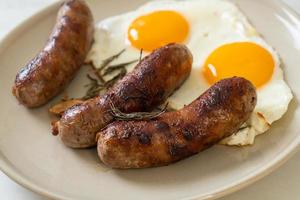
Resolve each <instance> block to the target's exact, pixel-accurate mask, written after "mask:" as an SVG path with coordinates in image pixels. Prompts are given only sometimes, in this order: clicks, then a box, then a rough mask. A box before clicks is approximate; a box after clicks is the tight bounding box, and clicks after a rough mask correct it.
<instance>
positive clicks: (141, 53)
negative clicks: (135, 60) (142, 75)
mask: <svg viewBox="0 0 300 200" xmlns="http://www.w3.org/2000/svg"><path fill="white" fill-rule="evenodd" d="M142 57H143V49H141V50H140V57H139V62H141V60H142Z"/></svg>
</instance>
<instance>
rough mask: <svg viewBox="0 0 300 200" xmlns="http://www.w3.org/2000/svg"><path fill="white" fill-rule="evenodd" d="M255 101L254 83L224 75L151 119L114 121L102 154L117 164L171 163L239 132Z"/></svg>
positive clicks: (101, 139)
mask: <svg viewBox="0 0 300 200" xmlns="http://www.w3.org/2000/svg"><path fill="white" fill-rule="evenodd" d="M255 105H256V92H255V88H254V87H253V85H252V84H251V83H250V82H249V81H247V80H245V79H243V78H237V77H235V78H230V79H224V80H222V81H220V82H218V83H216V84H215V85H213V86H212V87H211V88H210V89H208V90H207V91H206V92H205V93H203V94H202V95H201V96H200V97H199V98H198V99H196V100H195V101H193V102H192V103H191V104H190V105H188V106H186V107H184V108H183V109H181V110H179V111H174V112H168V113H164V114H162V115H160V116H159V117H158V118H156V119H153V120H150V121H115V122H113V123H111V124H110V125H108V126H107V127H106V128H105V129H104V130H103V131H102V132H100V133H99V134H98V135H97V137H98V155H99V157H100V159H101V160H102V161H103V162H104V163H105V164H106V165H109V166H110V167H113V168H145V167H156V166H163V165H168V164H170V163H173V162H176V161H179V160H181V159H183V158H186V157H188V156H191V155H193V154H196V153H198V152H200V151H202V150H204V149H206V148H208V147H210V146H212V145H213V144H216V143H218V142H219V141H220V140H221V139H223V138H225V137H227V136H229V135H231V134H232V133H234V132H236V131H237V130H238V129H239V128H240V126H241V125H242V124H243V123H244V122H245V121H246V120H247V119H248V118H249V116H250V114H251V112H252V111H253V109H254V107H255Z"/></svg>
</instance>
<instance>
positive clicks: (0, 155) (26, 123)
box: [0, 0, 300, 199]
mask: <svg viewBox="0 0 300 200" xmlns="http://www.w3.org/2000/svg"><path fill="white" fill-rule="evenodd" d="M145 2H146V1H145V0H136V1H129V0H128V1H118V0H112V1H104V0H103V1H102V0H101V1H87V3H88V4H89V6H90V8H91V9H92V12H93V15H94V18H95V21H99V20H101V19H104V18H106V17H109V16H113V15H117V14H120V13H124V12H127V11H130V10H134V9H136V8H137V7H138V6H139V5H142V4H144V3H145ZM234 2H235V3H237V5H238V7H239V8H240V9H241V10H242V12H243V13H244V14H245V15H246V16H247V17H248V18H249V20H250V21H251V22H252V23H253V25H254V26H255V28H256V29H257V30H258V32H259V33H261V34H262V35H263V36H264V38H265V40H266V41H267V42H268V44H270V45H271V46H273V47H274V48H275V49H276V50H277V51H278V53H279V55H280V56H281V59H282V63H283V64H284V65H283V70H284V74H285V80H286V82H287V83H288V85H289V86H290V88H291V90H292V91H293V95H294V98H293V100H292V102H291V103H290V105H289V109H288V112H287V113H286V114H285V115H284V117H283V118H282V119H280V120H279V121H278V122H275V123H274V124H272V127H271V129H270V130H269V131H268V132H267V133H266V134H264V135H262V136H259V137H258V138H257V139H256V141H255V144H254V145H253V146H248V147H242V148H238V147H226V146H221V145H216V146H214V147H213V148H211V149H208V150H206V151H204V152H202V153H200V154H198V155H196V156H193V157H191V158H188V159H186V160H183V161H181V162H178V163H175V164H173V165H170V166H166V167H159V168H150V169H140V170H113V169H110V168H108V167H106V166H105V165H104V164H102V163H101V162H99V159H98V157H97V152H96V150H95V149H85V150H73V149H69V148H66V147H65V146H64V145H63V144H62V143H61V142H58V138H57V137H53V136H52V135H51V134H50V125H49V122H50V121H51V116H50V115H49V114H48V112H47V110H48V108H49V107H50V105H53V104H54V103H56V102H58V101H59V99H61V98H62V96H60V97H57V98H55V99H54V100H52V101H51V102H50V103H49V104H47V105H45V106H43V107H41V108H38V109H32V110H28V109H26V108H25V107H23V106H21V105H19V104H18V103H17V101H16V100H15V98H14V97H13V96H12V94H11V87H12V85H13V80H14V78H15V74H16V72H17V71H18V70H19V68H20V67H21V66H23V65H24V63H26V62H27V61H28V60H30V59H31V58H32V57H33V56H34V55H35V54H36V52H38V51H39V50H40V49H41V48H42V47H43V44H44V43H45V41H46V39H47V38H48V35H49V32H50V31H51V28H52V26H53V24H54V21H55V16H56V13H57V10H58V8H59V5H60V3H56V4H54V5H52V6H50V7H48V8H46V9H44V10H42V11H40V12H39V13H37V14H35V15H34V16H32V17H31V18H30V19H28V20H26V21H25V22H24V23H23V24H21V25H20V26H18V27H17V28H16V29H15V30H14V31H12V32H11V33H9V34H8V35H7V37H6V38H5V39H4V40H3V41H2V42H1V45H0V64H1V66H2V68H1V71H0V72H1V73H0V92H1V97H2V101H1V111H2V112H1V113H0V123H1V124H0V125H1V129H0V168H1V170H2V171H3V172H4V173H6V174H7V175H8V176H9V177H11V178H12V179H13V180H15V181H16V182H18V183H19V184H21V185H23V186H25V187H27V188H29V189H31V190H33V191H35V192H37V193H40V194H42V195H45V196H48V197H50V198H56V199H119V198H127V199H153V198H159V199H213V198H218V197H220V196H223V195H226V194H229V193H231V192H233V191H236V190H238V189H240V188H242V187H245V186H246V185H249V184H251V183H253V182H254V181H256V180H258V179H259V178H262V177H263V176H265V175H267V174H268V173H270V172H271V171H273V170H274V169H276V168H277V167H278V166H279V165H280V164H282V163H284V161H286V160H287V159H288V158H289V157H290V156H291V155H292V153H294V152H295V151H296V149H297V147H298V145H299V142H300V136H299V130H298V129H297V122H298V121H299V120H300V113H299V112H300V111H299V108H298V96H299V95H300V88H299V87H298V86H299V85H300V80H299V78H298V74H299V73H300V70H299V68H298V63H300V57H299V56H298V55H299V48H300V40H299V38H300V30H299V24H300V18H299V16H297V15H296V14H295V13H294V12H293V11H292V10H291V9H289V8H288V7H286V6H285V5H284V4H283V3H281V2H280V1H272V0H254V1H248V0H236V1H234ZM87 70H88V68H87V67H83V68H82V69H81V71H80V73H79V75H78V76H77V77H76V78H75V79H74V81H73V82H72V83H71V84H70V86H69V87H68V88H67V91H68V94H69V95H70V96H79V95H78V94H82V93H83V92H84V88H83V87H82V85H83V83H84V82H86V81H87V80H86V77H85V74H86V71H87Z"/></svg>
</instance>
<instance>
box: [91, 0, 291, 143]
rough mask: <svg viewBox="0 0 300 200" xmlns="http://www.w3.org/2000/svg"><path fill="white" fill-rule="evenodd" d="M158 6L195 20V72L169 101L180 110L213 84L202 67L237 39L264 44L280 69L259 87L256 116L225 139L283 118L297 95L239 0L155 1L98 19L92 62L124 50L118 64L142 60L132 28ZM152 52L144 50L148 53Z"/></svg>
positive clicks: (249, 137) (245, 139)
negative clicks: (236, 1) (131, 38)
mask: <svg viewBox="0 0 300 200" xmlns="http://www.w3.org/2000/svg"><path fill="white" fill-rule="evenodd" d="M157 10H174V11H177V12H178V13H181V14H182V15H183V16H184V17H185V18H186V20H187V21H188V23H189V24H190V33H189V36H188V38H187V39H186V41H185V42H184V43H185V44H186V45H187V46H188V47H189V49H190V50H191V52H192V54H193V57H194V62H193V66H192V72H191V75H190V77H189V78H188V79H187V80H186V82H185V83H184V84H183V85H182V87H181V88H180V89H178V90H177V91H176V92H175V93H174V94H173V95H172V96H171V97H170V98H169V99H168V100H167V101H168V102H169V105H170V106H171V107H172V108H174V109H180V108H182V107H184V105H187V104H189V103H191V102H192V101H193V100H195V99H196V98H197V97H198V96H200V95H201V94H202V93H203V92H204V91H205V90H206V89H207V88H209V87H210V85H208V83H207V82H206V80H205V79H204V77H202V75H201V73H200V68H201V67H202V66H203V64H204V62H205V60H206V58H207V57H208V56H209V55H210V53H211V52H212V51H213V50H214V49H216V48H217V47H219V46H221V45H223V44H227V43H232V42H244V41H248V42H249V41H250V42H254V43H257V44H259V45H261V46H262V47H264V48H265V49H267V50H268V51H269V52H270V53H271V54H272V56H273V59H274V61H275V68H274V73H273V75H272V78H271V80H270V81H268V82H267V83H266V84H265V85H264V86H263V87H260V88H258V89H257V97H258V99H257V106H256V108H255V110H254V112H253V114H252V116H251V118H250V119H249V120H248V121H247V123H246V124H244V125H243V126H244V127H243V128H242V129H241V130H240V131H238V132H237V133H235V134H233V135H232V136H230V137H228V138H226V139H224V140H223V141H222V142H221V143H222V144H226V145H239V146H243V145H249V144H253V143H254V138H255V136H256V135H259V134H261V133H264V132H265V131H267V130H268V129H269V128H270V126H271V124H272V123H273V122H274V121H276V120H278V119H280V118H281V117H282V115H283V114H284V113H285V112H286V111H287V108H288V104H289V102H290V101H291V99H292V97H293V96H292V93H291V90H290V88H289V87H288V85H287V84H286V83H285V81H284V78H283V71H282V69H281V68H280V65H281V62H280V59H279V56H278V53H277V52H276V51H275V50H274V49H273V48H272V47H271V46H270V45H268V44H267V43H266V42H265V40H264V39H263V38H262V37H261V36H260V35H259V33H258V32H257V31H256V30H255V28H254V27H253V26H252V25H251V24H250V23H249V21H248V20H247V18H246V17H245V16H244V15H243V13H242V12H241V11H240V10H239V9H238V7H237V6H236V5H235V4H233V3H231V2H228V1H225V0H210V1H207V0H185V1H176V0H163V1H152V2H149V3H147V4H145V5H143V6H142V7H140V8H138V9H137V10H135V11H132V12H128V13H125V14H122V15H118V16H114V17H110V18H107V19H105V20H103V21H101V22H99V23H98V24H97V27H96V32H95V37H94V39H95V42H94V44H93V47H92V49H91V51H90V53H89V55H88V58H87V61H92V62H93V63H94V64H95V66H100V65H101V63H102V61H103V60H104V59H106V58H108V57H110V56H112V55H115V54H116V53H118V52H119V51H121V50H122V49H126V51H125V52H124V53H123V54H122V55H121V56H120V57H119V58H118V59H116V60H115V61H114V63H123V62H128V61H131V60H135V59H137V58H138V57H139V54H140V50H139V49H136V48H134V47H132V46H131V45H130V43H129V41H128V40H127V30H128V27H129V25H130V23H131V22H132V21H133V20H134V19H136V18H137V17H139V16H141V15H145V14H147V13H151V12H153V11H157ZM153 28H155V27H153ZM148 53H149V52H144V53H143V56H145V55H147V54H148ZM237 56H238V55H237ZM133 66H134V64H133V65H131V66H129V68H128V70H129V71H130V70H131V69H132V68H133Z"/></svg>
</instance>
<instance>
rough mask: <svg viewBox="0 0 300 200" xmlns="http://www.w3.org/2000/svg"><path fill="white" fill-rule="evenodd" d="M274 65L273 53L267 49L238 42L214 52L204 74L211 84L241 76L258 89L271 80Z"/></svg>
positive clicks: (206, 64)
mask: <svg viewBox="0 0 300 200" xmlns="http://www.w3.org/2000/svg"><path fill="white" fill-rule="evenodd" d="M274 65H275V63H274V60H273V57H272V55H271V53H270V52H269V51H268V50H266V49H265V48H263V47H261V46H259V45H257V44H255V43H252V42H236V43H231V44H225V45H223V46H221V47H219V48H217V49H216V50H215V51H213V52H212V53H211V54H210V55H209V57H208V58H207V60H206V62H205V65H204V67H203V68H202V69H203V70H202V74H203V76H204V77H205V79H206V80H207V82H208V83H209V84H214V83H215V82H217V81H219V80H221V79H224V78H229V77H232V76H240V77H244V78H246V79H248V80H249V81H251V82H252V83H253V84H254V86H255V87H257V88H258V87H260V86H262V85H264V84H265V83H267V82H268V81H269V80H270V79H271V77H272V74H273V70H274Z"/></svg>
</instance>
